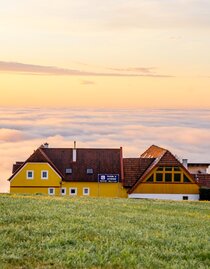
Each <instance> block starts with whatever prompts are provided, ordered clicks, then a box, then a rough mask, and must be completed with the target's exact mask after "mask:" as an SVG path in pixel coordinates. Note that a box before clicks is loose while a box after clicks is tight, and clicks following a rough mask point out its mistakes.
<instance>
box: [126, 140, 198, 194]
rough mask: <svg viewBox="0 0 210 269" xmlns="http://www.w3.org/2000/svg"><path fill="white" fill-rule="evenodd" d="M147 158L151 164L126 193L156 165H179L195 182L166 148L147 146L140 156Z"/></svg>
mask: <svg viewBox="0 0 210 269" xmlns="http://www.w3.org/2000/svg"><path fill="white" fill-rule="evenodd" d="M142 157H143V158H149V159H153V162H152V163H151V165H150V166H149V167H148V168H147V170H145V172H144V173H143V174H142V176H141V177H140V178H139V180H138V181H137V182H136V183H135V184H134V185H133V187H132V188H131V189H130V190H129V191H128V193H132V192H133V190H134V189H135V188H136V187H137V186H138V185H139V184H140V183H141V182H142V181H144V180H145V179H146V177H147V176H148V175H149V174H150V173H151V172H152V171H153V170H154V169H155V168H156V167H157V166H179V167H181V168H182V169H183V170H184V171H185V173H186V174H187V175H188V177H189V178H190V179H191V181H192V182H194V183H196V184H197V182H196V181H195V179H194V178H193V176H192V175H191V174H190V172H189V171H188V170H187V169H186V168H185V167H184V166H183V165H182V163H181V162H180V161H179V160H178V159H177V158H176V157H175V156H174V155H173V154H172V153H171V152H170V151H168V150H167V149H164V148H160V147H158V146H155V145H152V146H151V147H150V148H148V149H147V150H146V151H145V152H144V153H143V154H142V155H141V158H142Z"/></svg>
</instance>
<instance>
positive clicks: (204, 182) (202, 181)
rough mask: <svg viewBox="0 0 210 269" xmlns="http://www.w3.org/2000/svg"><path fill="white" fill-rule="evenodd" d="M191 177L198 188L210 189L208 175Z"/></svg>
mask: <svg viewBox="0 0 210 269" xmlns="http://www.w3.org/2000/svg"><path fill="white" fill-rule="evenodd" d="M193 176H194V178H195V180H196V181H197V182H198V184H199V185H200V187H207V188H210V174H196V175H193Z"/></svg>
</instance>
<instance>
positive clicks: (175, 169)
mask: <svg viewBox="0 0 210 269" xmlns="http://www.w3.org/2000/svg"><path fill="white" fill-rule="evenodd" d="M131 167H132V169H131ZM124 171H125V180H124V181H125V182H126V185H124V186H126V187H128V188H129V189H128V196H129V198H147V199H165V200H199V185H198V183H197V182H196V181H195V179H194V177H193V176H192V175H191V174H190V172H189V171H188V170H187V169H186V168H185V167H184V166H183V164H182V163H181V162H180V161H179V160H178V159H177V158H175V156H173V155H172V154H171V152H169V151H168V150H166V149H163V148H160V147H157V146H154V145H153V146H151V147H150V148H149V149H147V150H146V151H145V152H144V153H143V154H142V155H141V156H140V158H137V159H124Z"/></svg>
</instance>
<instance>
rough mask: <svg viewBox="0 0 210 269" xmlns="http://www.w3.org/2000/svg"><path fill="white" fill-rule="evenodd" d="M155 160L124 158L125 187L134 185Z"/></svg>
mask: <svg viewBox="0 0 210 269" xmlns="http://www.w3.org/2000/svg"><path fill="white" fill-rule="evenodd" d="M154 160H155V159H152V158H150V159H149V158H124V159H123V167H124V182H123V183H124V184H123V185H124V187H132V186H133V185H134V184H135V183H136V181H137V180H138V179H139V178H140V177H141V176H142V175H143V173H144V172H145V170H147V168H148V167H149V166H150V165H151V164H152V163H153V161H154Z"/></svg>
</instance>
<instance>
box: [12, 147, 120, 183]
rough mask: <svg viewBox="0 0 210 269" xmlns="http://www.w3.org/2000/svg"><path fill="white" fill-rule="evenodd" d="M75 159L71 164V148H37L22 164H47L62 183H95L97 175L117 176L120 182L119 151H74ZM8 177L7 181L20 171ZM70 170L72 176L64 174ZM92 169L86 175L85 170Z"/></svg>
mask: <svg viewBox="0 0 210 269" xmlns="http://www.w3.org/2000/svg"><path fill="white" fill-rule="evenodd" d="M76 152H77V159H76V162H73V149H72V148H44V147H40V148H38V149H37V150H36V151H35V152H34V153H33V154H32V155H31V156H30V157H29V158H28V159H27V160H26V161H25V162H24V163H23V164H22V166H21V167H23V166H24V165H25V163H27V162H48V163H49V164H50V165H51V166H52V167H53V168H54V169H55V170H56V171H57V172H58V173H59V174H60V175H61V177H62V179H63V180H64V181H72V182H74V181H75V182H84V181H86V182H97V181H98V174H119V179H120V181H121V149H85V148H83V149H80V148H78V149H76ZM21 167H19V169H18V170H16V171H15V173H14V174H13V175H12V177H10V179H9V180H11V179H12V178H13V176H14V175H15V174H16V173H17V172H18V171H19V170H20V169H21ZM67 168H71V169H72V174H66V169H67ZM88 168H91V169H93V174H91V175H88V174H87V169H88Z"/></svg>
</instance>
